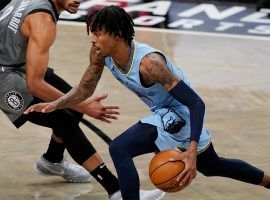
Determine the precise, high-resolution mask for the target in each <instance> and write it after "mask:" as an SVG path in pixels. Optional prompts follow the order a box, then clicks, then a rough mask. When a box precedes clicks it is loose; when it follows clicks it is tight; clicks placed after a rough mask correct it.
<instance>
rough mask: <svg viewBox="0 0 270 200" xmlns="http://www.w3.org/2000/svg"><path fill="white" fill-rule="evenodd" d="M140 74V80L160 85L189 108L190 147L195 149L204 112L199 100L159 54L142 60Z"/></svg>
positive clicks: (202, 104)
mask: <svg viewBox="0 0 270 200" xmlns="http://www.w3.org/2000/svg"><path fill="white" fill-rule="evenodd" d="M140 73H141V76H142V79H143V80H145V82H148V83H149V85H151V83H152V84H153V83H159V84H161V85H162V86H163V87H164V88H165V89H166V90H167V91H168V92H169V93H170V95H171V96H173V97H174V98H175V99H176V100H178V101H179V102H180V103H182V104H184V105H186V106H187V107H188V108H189V111H190V125H191V135H190V140H191V141H192V144H191V145H192V146H193V148H195V149H196V147H197V143H198V141H199V139H200V135H201V131H202V127H203V118H204V112H205V105H204V103H203V101H202V100H201V98H200V97H199V96H198V95H197V94H196V92H195V91H194V90H192V89H191V88H190V87H189V86H188V85H187V84H185V82H184V81H182V80H179V78H178V77H176V76H175V75H174V74H173V73H172V72H171V71H170V70H169V69H168V67H167V63H166V61H165V59H164V58H163V56H162V55H160V54H159V53H150V54H148V55H146V56H145V57H144V58H143V60H142V62H141V67H140ZM193 148H192V149H193Z"/></svg>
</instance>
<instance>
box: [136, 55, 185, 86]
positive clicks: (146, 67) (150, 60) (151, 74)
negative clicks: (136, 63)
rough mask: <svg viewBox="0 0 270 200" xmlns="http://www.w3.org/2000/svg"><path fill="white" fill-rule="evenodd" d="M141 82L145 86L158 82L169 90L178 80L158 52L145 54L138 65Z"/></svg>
mask: <svg viewBox="0 0 270 200" xmlns="http://www.w3.org/2000/svg"><path fill="white" fill-rule="evenodd" d="M140 76H141V80H142V84H143V85H144V86H146V87H148V86H150V85H153V84H154V83H160V84H161V85H162V86H163V87H164V88H165V89H166V90H167V91H170V90H171V89H172V88H173V87H174V86H175V85H177V83H178V82H179V81H180V80H179V78H178V77H176V76H175V75H174V74H173V73H172V72H171V71H170V70H169V69H168V67H167V63H166V61H165V59H164V57H163V56H162V55H160V54H159V53H150V54H147V55H146V56H145V57H144V58H143V60H142V62H141V66H140Z"/></svg>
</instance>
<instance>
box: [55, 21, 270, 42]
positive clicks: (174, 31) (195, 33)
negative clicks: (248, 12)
mask: <svg viewBox="0 0 270 200" xmlns="http://www.w3.org/2000/svg"><path fill="white" fill-rule="evenodd" d="M58 23H59V24H61V25H72V26H84V27H86V24H85V23H84V22H71V21H63V20H60V21H59V22H58ZM135 30H138V31H149V32H159V33H174V34H183V35H196V36H206V37H221V38H233V39H250V40H262V41H270V37H264V36H247V35H235V34H226V33H208V32H198V31H184V30H172V29H161V28H150V27H136V26H135Z"/></svg>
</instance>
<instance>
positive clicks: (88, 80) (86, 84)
mask: <svg viewBox="0 0 270 200" xmlns="http://www.w3.org/2000/svg"><path fill="white" fill-rule="evenodd" d="M103 69H104V66H95V65H89V66H88V68H87V70H86V71H85V73H84V75H83V77H82V79H81V81H80V84H79V85H78V86H76V87H74V88H72V90H70V91H69V92H68V93H67V94H65V95H64V96H63V97H61V98H60V99H59V100H58V101H59V102H58V106H57V107H58V108H66V107H69V106H72V105H75V104H77V103H80V102H82V101H84V100H85V99H87V98H88V97H90V96H92V94H93V93H94V91H95V89H96V86H97V83H98V81H99V79H100V77H101V74H102V72H103Z"/></svg>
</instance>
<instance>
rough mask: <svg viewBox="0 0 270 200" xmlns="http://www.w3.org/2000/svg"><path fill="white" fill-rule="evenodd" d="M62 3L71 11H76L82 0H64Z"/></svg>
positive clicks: (64, 7)
mask: <svg viewBox="0 0 270 200" xmlns="http://www.w3.org/2000/svg"><path fill="white" fill-rule="evenodd" d="M61 5H62V7H63V9H64V10H66V11H68V12H69V13H76V12H77V11H78V8H79V6H80V0H62V3H61Z"/></svg>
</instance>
